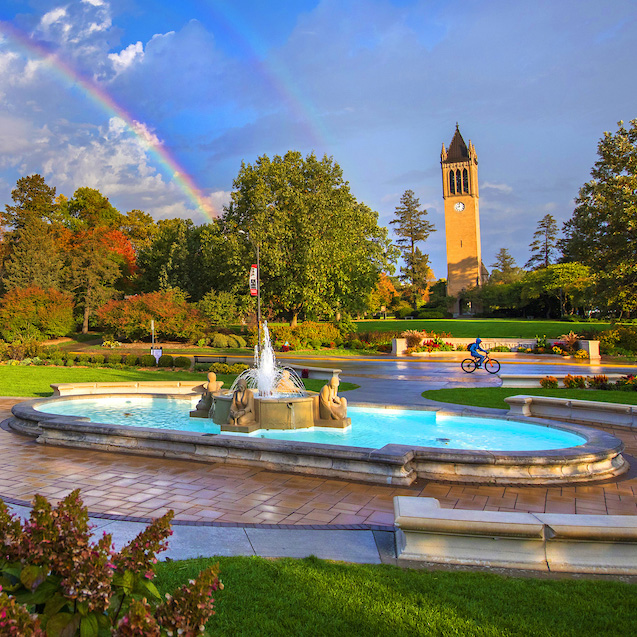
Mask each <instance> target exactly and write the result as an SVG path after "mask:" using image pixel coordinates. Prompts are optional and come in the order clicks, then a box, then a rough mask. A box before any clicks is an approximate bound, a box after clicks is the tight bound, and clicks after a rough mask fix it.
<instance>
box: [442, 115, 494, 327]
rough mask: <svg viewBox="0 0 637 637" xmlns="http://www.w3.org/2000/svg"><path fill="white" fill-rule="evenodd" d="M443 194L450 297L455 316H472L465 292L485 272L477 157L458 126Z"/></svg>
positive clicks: (445, 164)
mask: <svg viewBox="0 0 637 637" xmlns="http://www.w3.org/2000/svg"><path fill="white" fill-rule="evenodd" d="M440 165H441V167H442V194H443V198H444V202H445V233H446V236H447V296H454V297H456V302H455V303H454V306H453V308H452V310H453V313H454V315H458V314H463V313H467V312H469V313H472V312H473V311H475V310H476V309H477V308H475V307H474V308H472V309H469V308H467V306H466V303H465V302H464V299H463V291H464V290H466V289H468V288H472V287H479V286H481V285H482V281H483V277H484V274H485V273H484V272H483V268H484V266H483V265H482V249H481V246H480V212H479V205H478V204H479V198H480V195H479V193H478V156H477V154H476V149H475V148H474V146H473V144H472V143H471V140H469V146H468V147H467V145H466V144H465V142H464V139H462V135H461V134H460V129H459V128H458V125H457V124H456V132H455V133H454V135H453V139H452V140H451V144H449V150H446V149H445V145H444V144H443V145H442V153H441V154H440Z"/></svg>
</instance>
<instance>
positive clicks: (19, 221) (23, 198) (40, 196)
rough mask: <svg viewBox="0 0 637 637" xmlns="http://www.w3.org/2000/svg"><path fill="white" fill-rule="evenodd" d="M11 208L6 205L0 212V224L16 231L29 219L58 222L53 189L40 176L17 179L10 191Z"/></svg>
mask: <svg viewBox="0 0 637 637" xmlns="http://www.w3.org/2000/svg"><path fill="white" fill-rule="evenodd" d="M11 199H12V200H13V204H14V205H13V206H9V205H8V204H7V205H6V206H5V211H4V212H0V223H2V225H4V226H6V227H7V228H9V229H10V231H17V230H20V229H21V228H23V227H24V225H25V223H26V222H27V221H28V220H30V219H34V218H36V219H43V220H45V221H48V222H55V221H59V219H58V207H57V204H56V201H55V188H52V187H51V186H48V185H47V183H46V181H45V180H44V178H43V177H42V176H41V175H38V174H35V175H29V176H28V177H21V178H20V179H18V182H17V184H16V187H15V188H14V189H13V190H12V191H11Z"/></svg>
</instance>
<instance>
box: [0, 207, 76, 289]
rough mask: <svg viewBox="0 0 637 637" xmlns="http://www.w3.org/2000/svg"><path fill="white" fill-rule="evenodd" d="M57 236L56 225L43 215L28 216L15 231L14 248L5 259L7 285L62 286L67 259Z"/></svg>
mask: <svg viewBox="0 0 637 637" xmlns="http://www.w3.org/2000/svg"><path fill="white" fill-rule="evenodd" d="M56 239H57V237H56V236H55V231H54V229H53V228H52V227H51V225H49V224H47V223H46V222H44V221H43V220H42V219H40V218H38V217H33V218H31V219H27V220H25V221H24V222H23V224H22V225H21V226H20V227H19V229H17V230H15V231H14V232H13V241H12V245H11V252H10V255H9V257H8V258H7V259H6V261H5V263H4V277H3V279H2V282H3V284H4V287H5V289H6V290H12V289H14V288H28V287H37V288H41V289H44V290H47V289H54V290H59V289H60V283H61V277H62V270H63V267H64V259H63V255H62V254H61V252H60V250H59V248H58V245H57V240H56Z"/></svg>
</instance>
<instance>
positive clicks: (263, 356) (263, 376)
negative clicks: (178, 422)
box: [190, 323, 352, 433]
mask: <svg viewBox="0 0 637 637" xmlns="http://www.w3.org/2000/svg"><path fill="white" fill-rule="evenodd" d="M213 376H214V375H212V374H209V375H208V385H207V386H206V391H205V393H204V395H203V397H202V399H201V400H200V401H199V403H198V405H197V408H196V409H195V410H194V411H192V412H190V415H191V416H194V417H203V418H212V420H213V422H215V423H216V424H218V425H220V426H221V431H222V432H223V431H229V432H235V433H252V432H253V431H256V430H257V429H303V428H308V427H315V426H316V427H341V428H342V427H349V426H350V425H351V422H352V421H351V419H350V418H348V417H347V400H346V399H345V398H341V397H340V396H338V384H339V380H338V376H336V375H334V376H332V378H331V379H330V380H329V382H328V383H327V384H326V385H325V386H324V387H323V389H321V392H320V393H319V394H312V393H310V392H307V391H306V390H305V387H304V386H303V382H302V381H301V379H300V378H299V377H298V375H297V374H296V372H295V371H294V370H293V369H290V368H287V367H283V366H281V365H278V364H277V362H276V356H275V354H274V349H273V348H272V343H271V341H270V334H269V331H268V324H267V323H265V324H264V326H263V342H262V344H261V349H259V347H258V346H255V349H254V367H252V368H251V369H247V370H245V371H244V372H242V373H241V374H239V376H237V378H236V380H235V381H234V383H233V384H232V387H230V389H229V391H227V392H223V391H222V390H221V386H220V384H219V382H218V381H216V377H214V378H213Z"/></svg>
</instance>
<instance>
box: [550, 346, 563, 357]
mask: <svg viewBox="0 0 637 637" xmlns="http://www.w3.org/2000/svg"><path fill="white" fill-rule="evenodd" d="M551 351H552V352H553V354H557V355H558V356H561V355H562V354H564V350H563V349H562V348H561V347H558V346H557V345H553V348H552V349H551Z"/></svg>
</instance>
